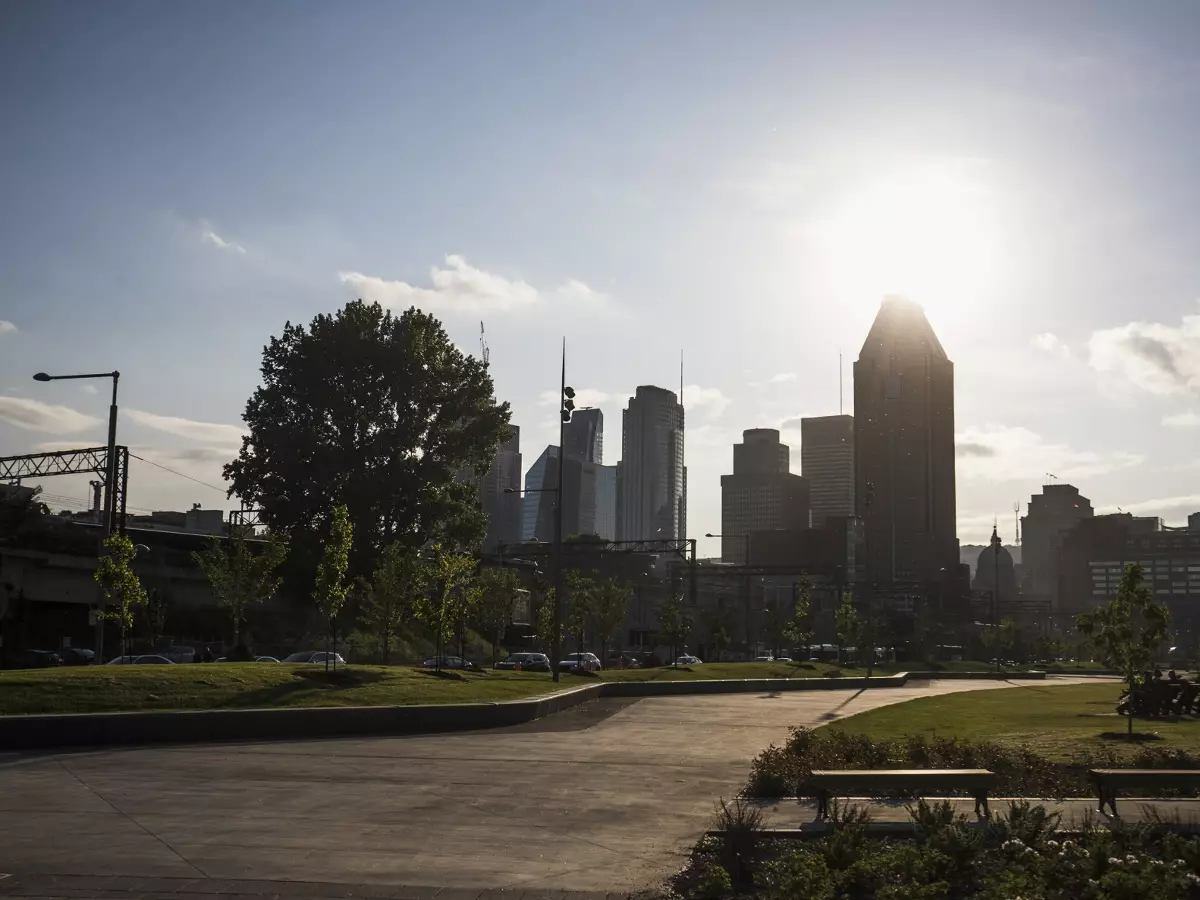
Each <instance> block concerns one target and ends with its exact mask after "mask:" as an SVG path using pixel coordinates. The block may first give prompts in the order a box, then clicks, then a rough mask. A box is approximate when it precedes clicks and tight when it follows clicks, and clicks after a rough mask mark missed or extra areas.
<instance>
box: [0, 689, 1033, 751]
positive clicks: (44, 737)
mask: <svg viewBox="0 0 1200 900" xmlns="http://www.w3.org/2000/svg"><path fill="white" fill-rule="evenodd" d="M996 677H997V676H996V674H995V673H991V672H980V673H974V672H956V673H934V672H909V673H901V674H899V675H881V676H878V677H876V678H864V677H856V678H744V679H720V680H716V679H713V680H696V681H612V682H603V683H600V684H591V685H583V686H581V687H576V688H570V689H568V690H563V691H558V692H556V693H553V694H547V695H544V696H541V697H535V698H531V699H527V700H506V701H501V702H497V703H452V704H424V705H413V706H329V707H295V708H286V709H270V708H268V709H218V710H181V711H155V712H116V713H72V714H51V715H29V716H0V750H47V749H57V748H71V747H111V746H120V745H128V744H156V743H207V742H221V741H239V740H295V739H304V738H319V737H347V736H354V735H405V734H438V733H445V732H453V731H476V730H483V729H490V728H504V727H507V726H512V725H522V724H525V723H527V722H533V721H535V720H537V719H542V718H545V717H546V716H550V715H554V714H555V713H559V712H563V711H564V710H567V709H570V708H572V707H574V706H578V705H579V704H581V703H587V702H588V701H591V700H598V699H601V698H604V697H618V698H632V697H676V696H686V695H711V694H732V693H756V692H765V693H771V694H774V693H780V692H783V691H832V690H847V689H848V690H855V689H858V690H866V689H869V688H896V687H903V686H904V685H905V684H906V683H907V682H908V680H909V679H918V678H938V679H942V678H977V679H994V678H996ZM1001 677H1004V678H1030V679H1039V678H1045V677H1046V676H1045V673H1043V672H1031V673H1025V674H1021V675H1017V674H1014V675H1010V676H1001Z"/></svg>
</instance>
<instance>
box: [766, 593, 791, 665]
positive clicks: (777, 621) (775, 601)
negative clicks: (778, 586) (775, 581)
mask: <svg viewBox="0 0 1200 900" xmlns="http://www.w3.org/2000/svg"><path fill="white" fill-rule="evenodd" d="M762 612H763V615H762V623H763V633H764V634H765V635H766V638H767V641H768V642H769V643H770V645H771V656H772V657H775V656H782V655H783V633H784V629H786V628H787V625H788V621H789V619H790V618H791V616H790V615H789V610H788V603H787V600H785V599H783V598H782V597H780V596H779V592H778V591H775V594H774V596H773V597H772V598H771V599H770V600H766V601H764V603H763V611H762Z"/></svg>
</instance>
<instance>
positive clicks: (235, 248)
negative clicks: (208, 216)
mask: <svg viewBox="0 0 1200 900" xmlns="http://www.w3.org/2000/svg"><path fill="white" fill-rule="evenodd" d="M200 228H201V234H200V240H202V241H204V242H205V243H206V244H211V245H212V246H214V247H216V248H217V249H218V250H230V251H232V252H234V253H240V254H243V255H244V254H245V253H246V248H245V247H243V246H242V245H241V244H235V243H234V242H233V241H227V240H225V238H223V237H221V236H220V235H219V234H217V233H216V232H215V231H213V228H212V225H210V224H209V223H208V222H201V223H200Z"/></svg>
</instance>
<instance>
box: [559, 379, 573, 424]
mask: <svg viewBox="0 0 1200 900" xmlns="http://www.w3.org/2000/svg"><path fill="white" fill-rule="evenodd" d="M574 398H575V388H573V387H564V388H563V395H562V401H563V402H562V420H563V421H564V422H570V421H571V412H572V411H573V410H574V409H575V399H574Z"/></svg>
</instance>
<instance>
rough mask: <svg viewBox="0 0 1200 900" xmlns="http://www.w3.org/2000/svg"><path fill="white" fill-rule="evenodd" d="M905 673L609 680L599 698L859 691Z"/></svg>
mask: <svg viewBox="0 0 1200 900" xmlns="http://www.w3.org/2000/svg"><path fill="white" fill-rule="evenodd" d="M907 677H908V676H905V675H881V676H879V677H878V678H740V679H722V680H706V681H701V680H698V681H610V682H606V683H605V684H604V685H603V693H602V694H601V695H600V696H602V697H676V696H680V695H683V694H737V693H768V694H773V693H777V692H779V691H832V690H847V689H849V690H861V689H863V688H885V687H903V686H904V682H905V681H906V680H907Z"/></svg>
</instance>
